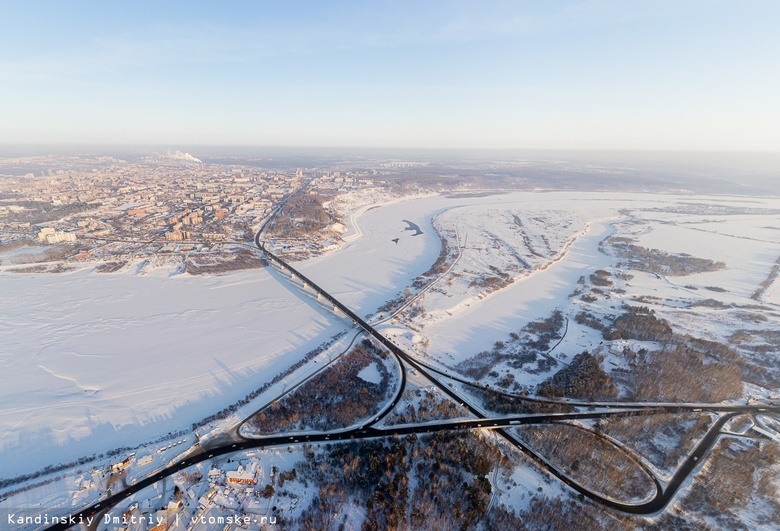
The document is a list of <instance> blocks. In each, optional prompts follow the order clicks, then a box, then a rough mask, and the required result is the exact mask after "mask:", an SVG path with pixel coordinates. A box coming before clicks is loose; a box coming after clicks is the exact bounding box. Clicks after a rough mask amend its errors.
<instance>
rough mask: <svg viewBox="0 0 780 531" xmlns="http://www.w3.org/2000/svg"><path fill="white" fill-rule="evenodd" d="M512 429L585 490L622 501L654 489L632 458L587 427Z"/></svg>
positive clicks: (650, 493)
mask: <svg viewBox="0 0 780 531" xmlns="http://www.w3.org/2000/svg"><path fill="white" fill-rule="evenodd" d="M515 431H516V433H517V434H518V435H519V436H520V439H521V440H523V442H525V443H526V444H527V445H528V446H529V447H530V448H531V449H533V450H534V451H536V452H538V453H539V454H540V455H542V456H543V457H544V458H545V459H546V460H547V461H548V462H550V463H551V464H552V465H553V466H554V467H555V468H557V469H558V470H561V471H562V472H564V473H565V474H566V475H567V476H569V477H570V478H572V479H573V480H574V481H576V482H577V483H579V484H580V485H582V486H584V487H585V488H587V489H588V490H591V491H593V492H596V493H599V494H601V495H602V496H606V497H608V498H611V499H614V500H620V501H625V502H630V501H632V500H642V499H647V498H649V497H651V496H652V495H653V494H654V493H655V487H654V483H653V480H652V478H651V477H650V476H649V475H648V474H647V472H646V471H645V470H644V469H642V468H641V467H640V466H639V465H638V464H637V462H636V461H635V460H634V459H632V458H631V457H630V456H629V455H628V454H627V453H626V452H625V451H623V450H621V449H620V448H618V447H617V446H615V445H614V444H613V443H611V442H609V441H608V440H607V439H605V438H603V437H600V436H598V435H597V434H595V433H593V432H591V431H589V430H587V429H584V428H581V427H578V426H574V425H570V424H547V425H528V426H522V427H518V428H515Z"/></svg>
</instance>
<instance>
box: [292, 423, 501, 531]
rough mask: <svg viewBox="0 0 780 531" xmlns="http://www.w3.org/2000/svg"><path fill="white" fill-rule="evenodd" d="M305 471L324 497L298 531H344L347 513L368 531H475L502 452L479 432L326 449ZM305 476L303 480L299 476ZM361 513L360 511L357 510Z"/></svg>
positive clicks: (304, 514)
mask: <svg viewBox="0 0 780 531" xmlns="http://www.w3.org/2000/svg"><path fill="white" fill-rule="evenodd" d="M326 448H327V449H328V451H327V452H326V453H323V454H318V453H315V452H314V451H308V452H307V454H306V462H305V463H304V464H303V465H302V466H301V467H299V469H300V470H301V471H302V472H303V474H300V475H302V476H303V477H305V478H306V480H307V481H314V482H315V483H316V484H317V485H319V494H318V495H316V496H315V498H314V500H313V501H312V503H311V504H310V505H309V506H308V507H307V508H306V509H305V510H304V511H303V512H302V513H301V516H300V518H299V519H298V520H297V521H296V522H295V525H294V527H295V528H296V529H312V530H314V529H339V528H341V527H340V526H341V524H342V523H343V522H342V521H341V520H340V519H341V518H347V516H346V515H344V516H335V515H342V514H343V512H344V511H343V510H342V508H343V507H345V506H347V505H349V506H350V507H354V506H357V507H358V508H360V509H363V510H364V511H365V515H366V517H365V521H364V522H363V525H362V527H361V529H363V530H366V531H373V530H383V531H384V530H398V529H473V528H474V527H475V526H476V525H477V523H478V522H480V521H481V520H482V519H483V518H484V517H485V513H486V511H487V508H488V504H489V502H490V495H491V485H490V482H489V481H488V478H487V476H488V474H489V473H490V472H491V470H492V468H493V467H494V466H497V465H498V464H499V462H500V459H501V453H500V451H499V449H498V447H497V446H496V445H495V444H493V443H492V442H489V441H487V440H486V439H485V438H484V437H482V436H481V435H479V434H477V433H475V432H472V431H461V432H439V433H436V434H432V435H422V436H420V437H418V436H416V435H414V434H413V435H409V436H406V437H404V438H398V437H391V438H388V439H380V440H362V441H354V442H350V443H343V444H338V445H327V446H326ZM300 475H299V476H300ZM353 510H354V509H353Z"/></svg>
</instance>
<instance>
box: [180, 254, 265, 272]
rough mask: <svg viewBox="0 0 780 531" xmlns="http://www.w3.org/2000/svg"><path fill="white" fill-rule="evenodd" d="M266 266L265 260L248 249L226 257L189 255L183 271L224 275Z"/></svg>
mask: <svg viewBox="0 0 780 531" xmlns="http://www.w3.org/2000/svg"><path fill="white" fill-rule="evenodd" d="M266 265H267V262H266V261H265V259H263V258H261V257H260V256H258V255H257V253H256V252H255V251H251V250H249V249H238V250H236V251H233V252H231V253H230V254H227V255H218V256H215V255H189V256H188V257H187V258H186V259H185V270H186V271H187V273H189V274H190V275H205V274H207V273H211V274H215V273H226V272H228V271H238V270H243V269H261V268H263V267H265V266H266Z"/></svg>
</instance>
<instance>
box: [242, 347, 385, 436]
mask: <svg viewBox="0 0 780 531" xmlns="http://www.w3.org/2000/svg"><path fill="white" fill-rule="evenodd" d="M385 357H386V354H385V353H384V352H383V351H382V350H380V349H379V348H378V347H376V346H375V345H374V344H373V343H372V342H371V341H370V340H368V339H364V340H363V341H361V342H360V343H358V344H357V345H355V346H354V347H353V348H352V350H350V351H349V352H348V353H347V354H345V355H344V356H342V357H341V358H340V359H339V360H338V361H337V362H336V363H335V364H334V365H332V366H331V367H328V368H327V369H326V370H324V371H323V372H322V373H320V374H318V375H317V376H315V377H314V378H312V379H311V380H309V381H308V382H306V383H305V384H304V385H302V386H301V387H299V388H298V389H296V390H295V391H293V392H292V393H291V394H289V395H287V396H285V397H284V398H283V399H282V400H280V401H277V402H273V403H272V404H271V405H270V406H268V407H266V408H264V409H263V410H262V411H260V412H259V413H257V414H256V415H254V416H253V417H251V418H250V419H249V421H248V423H249V425H250V426H251V427H253V428H254V429H255V430H257V431H258V432H259V433H261V434H272V433H279V432H284V431H293V430H303V429H313V430H327V429H331V430H332V429H336V428H343V427H347V426H349V425H351V424H353V423H354V422H356V421H358V420H360V419H364V418H368V417H370V416H372V415H374V414H376V413H377V412H378V411H379V406H380V404H381V402H382V400H383V399H384V398H385V395H386V394H387V391H388V388H389V386H390V373H389V371H388V370H387V367H386V366H385V364H384V363H383V362H382V359H384V358H385ZM372 364H374V365H375V366H376V367H378V370H379V373H380V374H381V376H382V378H381V381H380V382H379V383H373V382H367V381H365V380H363V379H362V378H360V377H359V376H358V374H359V373H360V371H362V370H363V369H365V368H366V367H368V366H369V365H372Z"/></svg>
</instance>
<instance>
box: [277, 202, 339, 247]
mask: <svg viewBox="0 0 780 531" xmlns="http://www.w3.org/2000/svg"><path fill="white" fill-rule="evenodd" d="M327 199H328V198H324V197H322V196H321V195H312V194H306V193H297V194H295V195H293V196H292V197H290V198H289V199H288V200H287V202H286V203H285V204H284V206H283V207H282V210H281V211H280V212H279V213H278V214H277V215H276V216H274V217H273V220H272V221H271V223H270V224H269V226H268V228H267V234H268V235H269V236H270V237H275V238H309V237H311V236H313V235H315V234H316V233H318V232H320V231H322V230H324V229H325V228H327V227H328V226H330V225H331V224H333V223H336V222H338V221H339V220H338V218H337V217H336V216H335V215H334V214H333V213H332V212H330V211H329V210H327V209H326V208H325V207H324V206H323V202H324V200H325V201H327Z"/></svg>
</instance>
